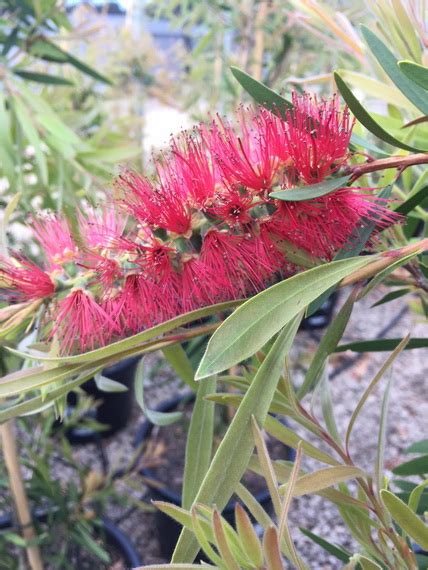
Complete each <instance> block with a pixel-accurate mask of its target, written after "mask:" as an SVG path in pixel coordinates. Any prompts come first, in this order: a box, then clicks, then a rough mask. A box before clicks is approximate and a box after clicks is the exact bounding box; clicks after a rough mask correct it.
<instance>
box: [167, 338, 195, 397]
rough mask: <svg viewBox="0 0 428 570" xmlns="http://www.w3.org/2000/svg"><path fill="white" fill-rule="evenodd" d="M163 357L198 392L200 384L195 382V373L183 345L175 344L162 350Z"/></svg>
mask: <svg viewBox="0 0 428 570" xmlns="http://www.w3.org/2000/svg"><path fill="white" fill-rule="evenodd" d="M162 352H163V355H164V356H165V358H166V359H167V361H168V363H169V364H170V365H171V366H172V368H173V369H174V371H175V372H176V373H177V374H178V376H179V377H180V378H181V379H182V380H183V382H185V383H186V384H187V385H188V386H189V388H190V389H191V390H193V392H196V391H197V390H198V383H197V382H195V373H194V371H193V368H192V365H191V363H190V360H189V358H188V357H187V354H186V351H185V350H184V348H183V347H182V345H181V344H174V345H171V346H167V347H165V348H163V349H162Z"/></svg>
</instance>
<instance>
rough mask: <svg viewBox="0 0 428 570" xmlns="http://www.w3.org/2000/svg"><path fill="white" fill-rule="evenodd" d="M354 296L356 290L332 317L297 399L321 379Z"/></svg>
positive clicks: (339, 336) (354, 298)
mask: <svg viewBox="0 0 428 570" xmlns="http://www.w3.org/2000/svg"><path fill="white" fill-rule="evenodd" d="M356 296H357V290H356V289H354V290H353V292H352V293H351V294H350V295H349V297H348V299H347V300H346V302H345V303H344V304H343V307H342V308H341V309H340V311H339V312H338V314H337V315H336V316H335V317H334V319H333V321H332V323H331V324H330V326H329V327H328V329H327V331H326V333H325V334H324V336H323V338H322V340H321V342H320V343H319V345H318V348H317V351H316V352H315V354H314V356H313V358H312V361H311V364H310V366H309V369H308V371H307V373H306V376H305V380H304V382H303V384H302V386H301V388H300V389H299V391H298V393H297V397H298V398H299V399H302V398H303V397H304V396H305V395H306V394H307V393H308V392H309V391H311V390H313V389H314V388H315V386H316V384H317V381H319V379H320V378H321V374H322V371H323V369H324V366H325V363H326V360H327V358H328V356H329V355H330V354H332V353H333V352H334V350H335V348H336V347H337V345H338V343H339V341H340V339H341V338H342V336H343V333H344V331H345V329H346V326H347V324H348V321H349V319H350V317H351V313H352V309H353V308H354V303H355V300H356Z"/></svg>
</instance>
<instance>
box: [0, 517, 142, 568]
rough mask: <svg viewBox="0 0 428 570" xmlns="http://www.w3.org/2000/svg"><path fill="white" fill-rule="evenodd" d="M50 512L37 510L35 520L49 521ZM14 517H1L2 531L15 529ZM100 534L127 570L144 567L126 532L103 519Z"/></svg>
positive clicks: (0, 525) (0, 528) (0, 527)
mask: <svg viewBox="0 0 428 570" xmlns="http://www.w3.org/2000/svg"><path fill="white" fill-rule="evenodd" d="M48 516H49V512H48V511H47V510H46V509H35V511H34V512H33V518H34V519H35V520H37V521H39V522H41V523H43V522H46V521H47V520H48ZM13 528H14V524H13V519H12V515H11V514H9V513H7V514H5V515H2V516H0V530H7V529H13ZM100 533H102V535H103V536H104V537H105V541H106V545H107V546H112V547H113V548H115V549H116V550H117V551H118V553H119V554H120V557H121V558H122V560H123V563H124V566H125V567H126V568H129V569H132V568H136V567H138V566H141V565H142V561H141V557H140V555H139V553H138V551H137V549H136V548H135V546H134V545H133V543H132V542H131V541H130V540H129V538H128V537H127V536H126V534H125V533H124V532H122V531H121V530H120V528H119V527H118V526H117V525H115V524H114V523H113V522H112V521H111V520H110V519H108V518H105V517H103V518H102V519H101V529H100Z"/></svg>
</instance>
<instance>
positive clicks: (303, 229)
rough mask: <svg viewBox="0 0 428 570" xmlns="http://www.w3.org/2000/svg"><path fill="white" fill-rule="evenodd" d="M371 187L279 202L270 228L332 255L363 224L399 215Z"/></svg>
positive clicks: (316, 254)
mask: <svg viewBox="0 0 428 570" xmlns="http://www.w3.org/2000/svg"><path fill="white" fill-rule="evenodd" d="M370 190H372V189H370V188H364V189H363V188H340V189H338V190H336V191H334V192H331V193H330V194H327V195H325V196H321V197H319V198H314V199H313V200H305V201H302V202H281V203H278V211H277V212H276V213H275V214H274V215H273V216H272V218H271V221H270V223H268V224H267V225H268V229H269V231H271V232H272V233H273V234H274V235H277V236H280V237H281V239H285V240H287V241H289V242H291V243H294V244H295V245H296V246H297V247H299V248H302V249H304V250H306V251H308V252H309V253H311V254H312V255H313V256H314V257H319V258H325V259H331V258H332V257H333V255H334V253H335V252H336V251H337V250H338V249H340V248H343V247H346V244H347V243H348V242H349V240H350V238H351V237H352V235H353V233H354V231H355V230H356V229H357V228H358V227H360V226H361V225H362V224H364V223H371V222H373V221H375V222H376V224H377V225H380V226H381V227H385V226H386V225H389V224H391V223H393V222H395V221H397V220H398V219H399V216H397V215H395V214H394V213H393V212H391V211H390V210H388V209H387V208H385V207H384V205H383V204H382V201H380V200H379V198H377V197H376V196H373V195H370V194H369V192H370ZM278 202H279V201H278Z"/></svg>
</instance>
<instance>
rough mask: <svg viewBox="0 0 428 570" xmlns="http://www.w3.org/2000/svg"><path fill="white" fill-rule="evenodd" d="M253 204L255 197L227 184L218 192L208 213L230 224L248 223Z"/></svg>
mask: <svg viewBox="0 0 428 570" xmlns="http://www.w3.org/2000/svg"><path fill="white" fill-rule="evenodd" d="M252 206H253V197H252V196H251V194H249V193H248V192H245V191H240V190H239V189H238V188H237V187H232V186H229V185H225V186H224V187H223V188H222V190H221V191H219V192H218V193H217V194H216V197H215V200H213V202H212V205H211V206H210V207H209V208H207V213H208V214H210V215H211V216H214V217H215V218H219V219H220V220H222V221H224V222H226V223H227V224H229V225H230V226H236V225H242V224H247V223H248V222H250V221H251V216H250V212H249V210H250V209H251V208H252Z"/></svg>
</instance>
